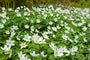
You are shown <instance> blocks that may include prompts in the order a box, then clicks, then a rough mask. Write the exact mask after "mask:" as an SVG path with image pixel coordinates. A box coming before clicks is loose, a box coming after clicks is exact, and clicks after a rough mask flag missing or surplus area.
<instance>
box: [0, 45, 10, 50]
mask: <svg viewBox="0 0 90 60" xmlns="http://www.w3.org/2000/svg"><path fill="white" fill-rule="evenodd" d="M10 48H11V46H8V45H4V48H3V47H1V49H2V50H4V51H8V50H9V49H10Z"/></svg>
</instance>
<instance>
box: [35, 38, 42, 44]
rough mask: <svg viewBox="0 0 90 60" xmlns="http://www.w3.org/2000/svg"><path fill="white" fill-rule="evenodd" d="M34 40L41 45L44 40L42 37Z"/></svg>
mask: <svg viewBox="0 0 90 60" xmlns="http://www.w3.org/2000/svg"><path fill="white" fill-rule="evenodd" d="M33 40H34V42H35V43H38V44H40V43H41V41H42V40H43V38H42V37H35V38H34V39H33Z"/></svg>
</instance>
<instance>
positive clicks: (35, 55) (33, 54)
mask: <svg viewBox="0 0 90 60" xmlns="http://www.w3.org/2000/svg"><path fill="white" fill-rule="evenodd" d="M30 55H32V56H34V57H37V56H39V54H35V51H33V53H30Z"/></svg>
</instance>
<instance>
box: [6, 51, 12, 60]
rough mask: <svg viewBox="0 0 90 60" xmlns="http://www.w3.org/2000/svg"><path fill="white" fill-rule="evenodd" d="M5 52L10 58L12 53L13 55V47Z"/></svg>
mask: <svg viewBox="0 0 90 60" xmlns="http://www.w3.org/2000/svg"><path fill="white" fill-rule="evenodd" d="M5 54H9V58H10V57H11V55H12V50H11V49H9V50H7V51H5Z"/></svg>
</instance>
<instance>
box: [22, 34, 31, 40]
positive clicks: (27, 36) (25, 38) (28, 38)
mask: <svg viewBox="0 0 90 60" xmlns="http://www.w3.org/2000/svg"><path fill="white" fill-rule="evenodd" d="M30 38H31V36H29V34H27V35H24V38H23V40H25V41H30Z"/></svg>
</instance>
